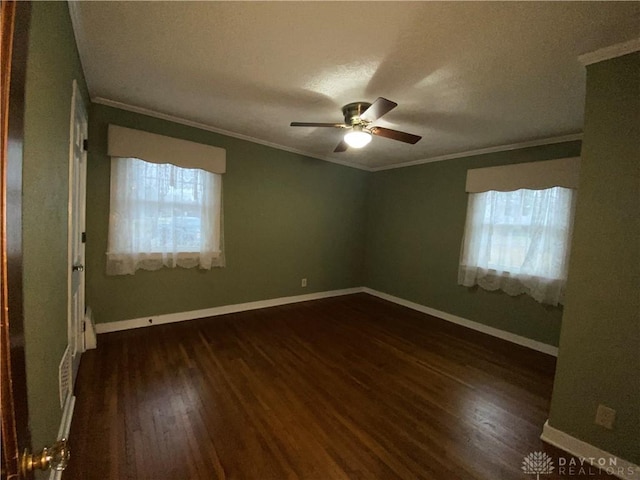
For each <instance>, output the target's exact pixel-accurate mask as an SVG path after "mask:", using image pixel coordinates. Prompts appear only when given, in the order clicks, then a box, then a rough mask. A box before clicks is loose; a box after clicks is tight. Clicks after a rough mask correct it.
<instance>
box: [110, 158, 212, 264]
mask: <svg viewBox="0 0 640 480" xmlns="http://www.w3.org/2000/svg"><path fill="white" fill-rule="evenodd" d="M221 191H222V177H221V175H219V174H215V173H211V172H208V171H204V170H201V169H196V168H182V167H178V166H176V165H172V164H168V163H150V162H146V161H144V160H140V159H137V158H120V157H113V158H112V160H111V204H110V216H109V244H108V250H107V273H108V274H111V275H124V274H133V273H134V272H135V271H136V270H137V269H140V268H142V269H145V270H157V269H159V268H161V267H163V266H165V267H176V266H180V267H185V268H191V267H195V266H199V267H200V268H204V269H210V268H211V267H212V266H222V265H223V264H224V258H223V255H222V248H221V245H222V222H221Z"/></svg>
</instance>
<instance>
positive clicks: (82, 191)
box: [67, 79, 88, 395]
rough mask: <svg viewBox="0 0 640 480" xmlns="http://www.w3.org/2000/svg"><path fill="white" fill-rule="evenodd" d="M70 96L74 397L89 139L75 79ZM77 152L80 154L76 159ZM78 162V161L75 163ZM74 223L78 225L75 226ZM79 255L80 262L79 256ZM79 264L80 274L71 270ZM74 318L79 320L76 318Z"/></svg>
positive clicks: (69, 305)
mask: <svg viewBox="0 0 640 480" xmlns="http://www.w3.org/2000/svg"><path fill="white" fill-rule="evenodd" d="M72 89H73V91H72V94H71V115H70V125H69V204H68V224H67V264H68V270H67V331H68V333H67V339H68V348H69V350H70V354H71V365H70V368H71V372H70V373H71V382H70V385H69V387H70V388H69V392H68V394H69V395H73V385H74V384H75V379H76V377H77V374H78V368H79V366H80V357H81V355H82V353H83V352H84V351H85V350H86V348H85V343H84V326H85V325H84V322H85V318H84V317H85V307H86V304H85V271H84V265H85V251H84V249H85V243H84V241H83V240H84V238H83V237H84V235H83V234H84V232H85V222H86V216H85V211H86V184H87V152H86V150H85V148H84V142H85V140H87V136H88V131H87V130H88V115H87V109H86V107H85V105H84V101H83V99H82V94H81V93H80V90H79V88H78V82H77V81H76V80H75V79H74V80H73V84H72ZM77 152H80V155H79V158H78V159H76V155H77ZM76 160H77V162H76ZM76 222H77V223H76ZM76 254H79V259H78V255H76ZM76 264H79V265H81V266H82V269H83V270H82V271H74V266H76ZM76 284H77V288H78V296H79V302H80V309H79V310H80V311H81V313H80V314H79V315H78V312H77V311H75V310H76V309H75V303H74V286H75V285H76ZM76 316H78V317H80V318H76Z"/></svg>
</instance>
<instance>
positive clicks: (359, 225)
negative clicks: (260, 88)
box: [87, 105, 369, 322]
mask: <svg viewBox="0 0 640 480" xmlns="http://www.w3.org/2000/svg"><path fill="white" fill-rule="evenodd" d="M90 118H91V121H90V131H89V138H90V148H89V161H88V175H87V191H88V194H87V236H88V243H87V304H88V305H90V306H91V308H92V309H93V311H94V313H95V317H96V321H97V322H112V321H118V320H126V319H132V318H139V317H144V316H150V315H159V314H167V313H175V312H185V311H190V310H198V309H204V308H209V307H215V306H220V305H229V304H236V303H242V302H250V301H256V300H264V299H271V298H278V297H285V296H291V295H302V294H307V293H313V292H322V291H327V290H336V289H343V288H350V287H359V286H361V285H362V282H363V278H362V270H363V268H362V259H363V252H364V247H363V245H364V241H365V237H364V233H365V219H366V210H365V208H366V207H365V202H366V188H367V176H368V175H369V173H368V172H364V171H362V170H357V169H354V168H349V167H344V166H341V165H336V164H333V163H329V162H325V161H322V160H316V159H312V158H309V157H305V156H302V155H297V154H293V153H288V152H284V151H281V150H276V149H273V148H270V147H266V146H262V145H258V144H256V143H251V142H247V141H244V140H239V139H236V138H231V137H227V136H223V135H218V134H216V133H212V132H208V131H204V130H199V129H196V128H192V127H188V126H184V125H180V124H176V123H171V122H167V121H165V120H160V119H157V118H152V117H148V116H144V115H140V114H137V113H132V112H128V111H123V110H119V109H115V108H110V107H106V106H102V105H93V106H92V108H91V113H90ZM109 123H113V124H116V125H121V126H125V127H130V128H137V129H140V130H145V131H149V132H153V133H158V134H162V135H168V136H172V137H177V138H182V139H186V140H191V141H195V142H200V143H205V144H210V145H215V146H218V147H222V148H225V149H226V150H227V173H225V174H224V175H223V203H224V242H225V256H226V264H227V266H226V267H225V268H214V269H212V270H210V271H206V270H199V269H197V268H193V269H183V268H175V269H167V268H163V269H161V270H157V271H153V272H147V271H143V270H138V271H137V272H136V274H135V275H127V276H107V275H106V274H105V252H106V249H107V227H108V215H109V175H110V163H109V162H110V159H109V157H108V156H107V152H106V149H107V128H108V124H109ZM302 278H307V279H308V287H307V288H301V286H300V280H301V279H302Z"/></svg>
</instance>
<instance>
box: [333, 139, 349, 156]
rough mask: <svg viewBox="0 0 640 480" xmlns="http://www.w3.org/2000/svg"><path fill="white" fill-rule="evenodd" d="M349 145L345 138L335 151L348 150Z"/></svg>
mask: <svg viewBox="0 0 640 480" xmlns="http://www.w3.org/2000/svg"><path fill="white" fill-rule="evenodd" d="M347 148H349V145H347V142H345V141H344V140H341V141H340V143H339V144H338V146H337V147H336V148H335V150H334V153H340V152H346V151H347Z"/></svg>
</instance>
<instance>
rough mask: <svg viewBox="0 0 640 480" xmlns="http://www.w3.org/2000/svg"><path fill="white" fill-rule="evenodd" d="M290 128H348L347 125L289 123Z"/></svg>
mask: <svg viewBox="0 0 640 480" xmlns="http://www.w3.org/2000/svg"><path fill="white" fill-rule="evenodd" d="M291 126H292V127H333V128H348V127H349V125H347V124H345V123H316V122H291Z"/></svg>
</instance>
